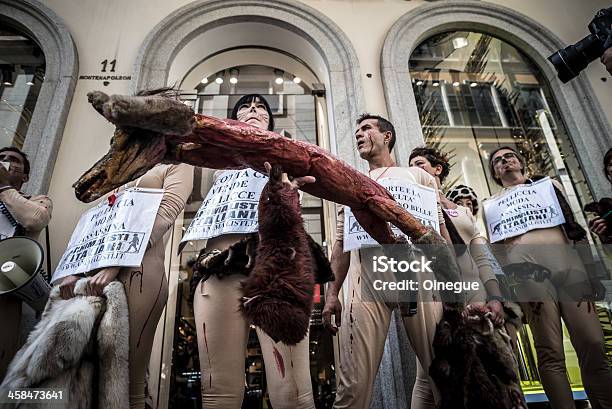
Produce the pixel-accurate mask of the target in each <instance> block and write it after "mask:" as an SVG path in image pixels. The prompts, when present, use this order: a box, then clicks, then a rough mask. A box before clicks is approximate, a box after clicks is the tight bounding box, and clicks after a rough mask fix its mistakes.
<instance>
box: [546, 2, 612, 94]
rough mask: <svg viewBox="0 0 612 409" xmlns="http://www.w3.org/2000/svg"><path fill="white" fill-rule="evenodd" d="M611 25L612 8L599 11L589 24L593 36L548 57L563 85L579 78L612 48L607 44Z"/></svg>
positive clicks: (590, 35) (611, 31)
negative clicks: (583, 71)
mask: <svg viewBox="0 0 612 409" xmlns="http://www.w3.org/2000/svg"><path fill="white" fill-rule="evenodd" d="M610 25H612V7H609V8H607V9H601V10H599V11H598V12H597V14H595V17H593V20H591V23H590V24H589V31H590V32H591V34H589V35H588V36H586V37H584V38H583V39H582V40H580V41H578V42H577V43H576V44H572V45H570V46H568V47H565V48H564V49H562V50H559V51H557V52H556V53H554V54H553V55H551V56H550V57H548V61H550V62H551V63H552V65H553V66H554V67H555V69H556V70H557V75H558V76H559V79H560V80H561V81H562V82H563V83H566V82H568V81H569V80H571V79H574V78H575V77H577V76H578V74H580V71H582V70H584V69H585V68H586V66H587V65H589V63H590V62H591V61H593V60H595V59H597V58H600V57H601V56H602V55H603V53H604V51H606V48H608V46H612V44H606V40H607V39H608V36H609V35H610V33H612V30H611V29H610Z"/></svg>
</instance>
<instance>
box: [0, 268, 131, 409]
mask: <svg viewBox="0 0 612 409" xmlns="http://www.w3.org/2000/svg"><path fill="white" fill-rule="evenodd" d="M88 280H89V278H84V279H81V280H79V281H78V282H77V283H76V285H75V289H74V292H75V294H76V297H74V298H71V299H69V300H63V299H62V298H61V297H60V294H59V287H54V288H53V289H52V290H51V294H50V296H49V301H48V302H47V305H46V307H45V310H44V312H43V314H42V318H41V320H40V321H39V322H38V324H37V325H36V327H35V328H34V329H33V330H32V332H31V333H30V335H29V336H28V340H27V341H26V343H25V345H24V346H23V347H22V348H21V349H20V350H19V352H17V355H16V356H15V358H14V359H13V361H12V362H11V364H10V366H9V368H8V372H7V374H6V377H5V378H4V381H3V382H2V384H1V385H0V393H2V394H3V396H6V392H7V391H10V390H15V389H19V388H21V389H23V388H54V389H63V390H64V391H68V393H69V395H68V397H67V398H66V397H65V398H64V401H63V405H61V406H60V407H63V408H66V409H89V408H92V407H99V408H108V409H127V408H128V407H129V390H128V383H127V382H126V380H127V379H129V362H128V357H129V318H128V304H127V298H126V296H125V290H124V289H123V285H122V284H121V283H120V282H118V281H113V282H111V283H110V284H109V285H107V286H106V287H105V288H104V297H93V296H86V295H85V286H86V284H87V281H88ZM96 373H97V376H95V374H96ZM96 380H97V382H98V384H97V385H96V386H94V385H93V382H95V381H96ZM118 380H119V381H118ZM94 391H97V395H96V394H95V393H94ZM64 393H66V392H64ZM22 406H23V407H32V405H21V406H20V405H18V404H15V405H13V404H8V403H7V404H6V405H5V406H3V405H1V404H0V407H6V408H14V407H15V408H16V407H22ZM33 407H35V408H47V407H48V408H50V409H51V408H54V407H58V406H57V401H53V400H49V401H47V402H44V403H39V404H37V405H35V406H33Z"/></svg>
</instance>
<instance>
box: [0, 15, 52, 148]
mask: <svg viewBox="0 0 612 409" xmlns="http://www.w3.org/2000/svg"><path fill="white" fill-rule="evenodd" d="M44 76H45V56H44V54H43V52H42V50H41V49H40V47H39V46H38V44H36V42H35V41H34V40H32V39H31V38H30V37H28V36H27V35H26V34H24V33H21V32H19V31H17V30H12V29H10V28H8V27H3V28H2V29H0V147H3V146H16V147H18V148H20V149H21V148H22V147H23V144H24V142H25V138H26V135H27V133H28V127H29V126H30V122H31V120H32V114H33V112H34V107H35V106H36V100H37V99H38V94H39V92H40V88H41V85H42V82H43V81H44Z"/></svg>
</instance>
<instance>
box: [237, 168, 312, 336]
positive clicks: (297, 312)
mask: <svg viewBox="0 0 612 409" xmlns="http://www.w3.org/2000/svg"><path fill="white" fill-rule="evenodd" d="M258 211H259V244H258V246H257V256H256V259H255V267H254V268H253V271H252V272H251V274H250V275H249V276H248V277H247V278H246V279H245V280H244V281H243V282H242V291H243V294H244V296H243V298H242V312H243V314H244V315H245V316H246V317H247V319H249V320H250V321H252V322H253V323H254V324H255V325H257V326H258V327H259V328H261V329H262V330H263V331H265V332H266V333H267V334H268V335H269V336H270V337H271V338H272V339H273V340H274V341H275V342H279V341H281V342H284V343H285V344H287V345H295V344H297V343H298V342H300V341H301V340H302V339H304V337H306V335H307V334H308V326H309V323H310V315H311V313H312V296H313V289H314V284H315V280H314V273H313V264H314V263H313V258H312V254H311V252H310V248H309V243H308V234H307V233H306V230H305V229H304V223H303V220H302V216H301V214H300V200H299V194H298V190H297V188H295V187H294V186H292V185H291V182H289V179H288V178H287V176H286V174H283V171H282V168H281V167H280V166H279V165H274V166H273V167H272V169H271V171H270V179H269V181H268V183H267V184H266V186H265V187H264V190H263V192H262V194H261V198H260V199H259V207H258Z"/></svg>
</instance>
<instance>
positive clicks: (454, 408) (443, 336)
mask: <svg viewBox="0 0 612 409" xmlns="http://www.w3.org/2000/svg"><path fill="white" fill-rule="evenodd" d="M508 315H514V317H515V321H516V322H517V323H518V322H520V319H519V317H520V309H518V307H516V311H509V314H508ZM433 348H434V354H435V358H434V360H433V362H432V363H431V366H430V368H429V375H430V376H431V378H432V379H433V380H434V382H435V384H436V385H437V386H438V388H439V389H440V393H441V396H442V402H441V405H440V409H527V404H526V403H525V398H524V396H523V393H522V391H521V386H520V382H519V379H518V375H517V363H516V358H515V356H514V353H513V351H512V347H511V345H510V339H509V337H508V335H507V334H505V332H503V331H502V330H501V329H499V328H497V329H496V328H494V327H493V324H492V322H491V321H490V320H489V319H488V318H487V311H486V308H484V307H480V308H474V309H473V310H472V313H471V314H470V316H465V315H464V314H462V313H461V311H458V310H456V309H446V310H445V311H444V315H443V317H442V320H441V321H440V323H438V325H437V327H436V335H435V337H434V342H433Z"/></svg>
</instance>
